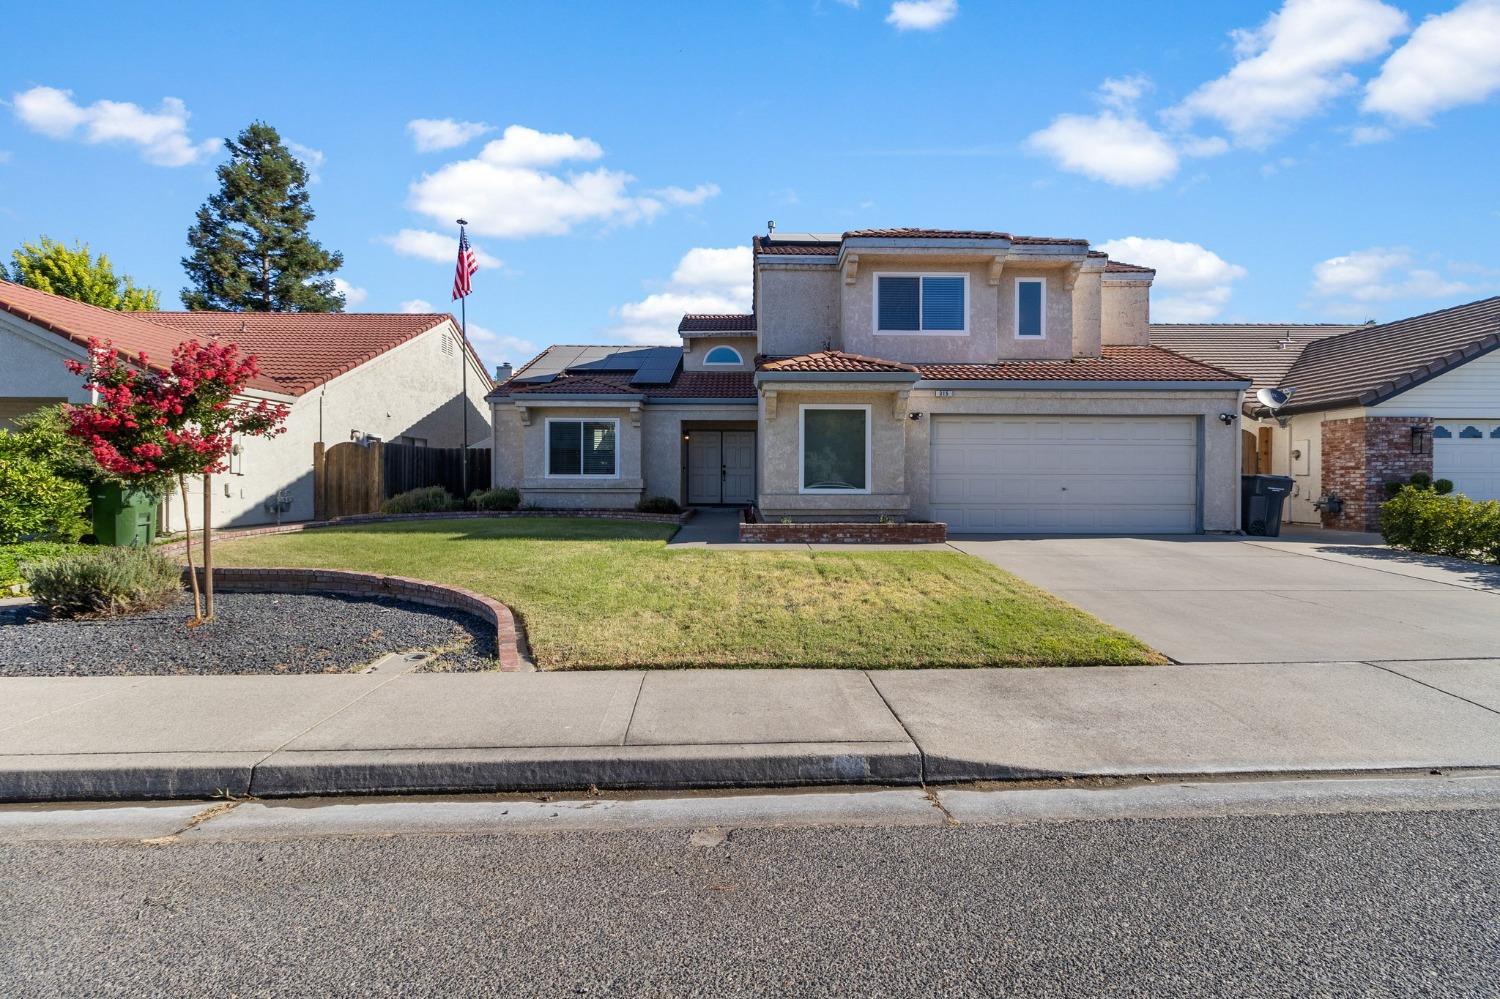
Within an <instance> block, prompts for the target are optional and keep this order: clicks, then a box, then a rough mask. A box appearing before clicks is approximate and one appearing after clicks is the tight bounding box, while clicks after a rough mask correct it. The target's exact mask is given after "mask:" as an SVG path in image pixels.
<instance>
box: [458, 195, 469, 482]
mask: <svg viewBox="0 0 1500 999" xmlns="http://www.w3.org/2000/svg"><path fill="white" fill-rule="evenodd" d="M466 225H468V222H466V221H465V220H463V219H459V220H458V239H459V242H460V243H462V242H463V238H464V226H466ZM458 330H459V335H460V336H462V337H463V341H464V342H463V349H462V350H461V351H459V360H458V363H459V364H460V365H462V371H463V378H462V384H463V398H462V399H461V400H460V401H459V402H460V405H461V406H462V407H463V411H464V439H463V450H462V451H461V452H460V453H459V468H460V469H461V471H460V472H459V482H460V483H461V484H462V485H461V486H460V488H462V490H463V495H462V496H460V497H459V499H461V500H463V501H464V502H468V499H469V296H468V295H464V296H462V297H461V298H459V300H458Z"/></svg>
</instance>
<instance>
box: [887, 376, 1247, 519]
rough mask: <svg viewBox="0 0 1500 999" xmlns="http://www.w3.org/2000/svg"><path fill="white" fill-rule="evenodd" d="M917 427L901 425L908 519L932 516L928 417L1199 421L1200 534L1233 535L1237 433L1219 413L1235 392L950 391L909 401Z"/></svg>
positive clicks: (1231, 405)
mask: <svg viewBox="0 0 1500 999" xmlns="http://www.w3.org/2000/svg"><path fill="white" fill-rule="evenodd" d="M910 406H911V411H912V412H915V413H921V414H923V415H922V418H921V419H920V420H910V421H908V422H907V423H906V479H907V482H908V483H909V484H910V486H911V497H912V507H911V515H912V517H914V518H919V519H920V518H926V517H928V516H930V512H929V504H928V496H929V490H930V489H931V473H932V465H931V461H932V455H931V450H930V444H931V427H932V419H931V417H932V414H934V413H969V414H981V413H982V414H990V415H1017V416H1030V415H1039V416H1040V415H1046V416H1052V415H1067V416H1199V417H1202V421H1201V427H1202V434H1203V469H1202V475H1203V529H1204V530H1205V531H1234V530H1238V528H1239V488H1240V425H1239V421H1238V420H1236V421H1235V422H1234V423H1233V424H1231V425H1230V426H1227V427H1226V426H1224V424H1223V423H1221V422H1220V421H1219V419H1218V415H1219V414H1220V413H1234V412H1237V410H1238V406H1239V394H1238V393H1236V392H1005V391H990V390H972V391H963V390H958V391H955V393H954V395H953V396H951V397H949V398H946V399H940V398H938V397H937V396H936V395H934V394H933V392H932V391H931V390H921V391H914V392H912V394H911V402H910Z"/></svg>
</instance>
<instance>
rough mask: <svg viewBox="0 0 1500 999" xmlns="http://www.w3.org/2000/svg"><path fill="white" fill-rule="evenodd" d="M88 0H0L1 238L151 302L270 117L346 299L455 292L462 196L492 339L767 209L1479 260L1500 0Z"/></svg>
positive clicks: (1499, 200)
mask: <svg viewBox="0 0 1500 999" xmlns="http://www.w3.org/2000/svg"><path fill="white" fill-rule="evenodd" d="M88 7H89V5H87V4H78V5H74V6H73V7H70V9H69V10H70V12H69V16H68V18H67V20H66V21H65V22H64V21H60V20H59V19H58V18H57V17H56V15H55V13H52V12H50V11H49V10H48V9H47V8H45V7H44V6H43V5H36V4H32V5H25V6H22V7H19V8H15V9H12V10H10V11H8V12H7V15H6V22H7V23H6V28H7V35H8V38H9V43H10V44H8V45H7V58H6V60H5V64H4V66H3V67H0V101H3V102H4V104H3V106H0V250H3V251H4V252H5V254H6V255H7V256H8V253H9V250H10V249H11V248H13V247H14V246H16V245H17V244H19V243H20V242H21V241H22V240H23V239H34V238H35V237H37V236H38V235H41V234H46V235H49V236H52V237H54V238H58V239H64V240H68V241H73V240H83V241H86V242H89V243H90V244H92V246H93V247H94V248H95V249H96V250H103V251H107V252H108V253H109V254H110V255H111V257H112V258H113V259H114V261H115V263H116V266H117V267H118V268H119V269H121V270H123V271H125V272H128V273H130V274H131V275H133V276H134V277H135V278H136V279H137V280H138V281H141V282H144V283H146V284H149V285H151V286H154V287H157V288H159V289H161V290H162V291H163V292H164V300H165V302H167V303H168V304H170V305H172V306H175V304H176V297H177V293H178V291H179V289H181V287H182V285H183V274H182V271H181V267H180V265H179V260H180V258H181V256H182V254H183V251H184V248H185V233H186V230H187V227H188V226H189V224H190V223H191V221H192V215H193V212H194V211H195V209H196V208H197V207H198V205H199V204H200V203H201V202H202V201H203V199H204V198H205V197H206V196H207V195H208V194H209V193H210V192H211V191H212V190H213V188H214V177H213V167H214V165H215V164H216V163H217V162H219V161H220V160H221V159H222V151H221V147H220V146H219V144H218V143H217V142H215V141H214V140H215V139H217V138H219V137H222V136H226V135H233V134H234V133H236V132H237V131H238V130H239V129H240V128H242V127H243V126H244V125H245V124H246V123H248V122H249V121H251V120H252V119H257V118H258V119H262V120H265V121H267V122H270V123H271V124H273V125H275V126H276V127H277V128H278V129H279V130H280V131H281V133H282V135H283V136H284V137H285V138H286V139H288V140H289V141H291V142H293V143H296V144H297V148H299V149H300V150H301V151H302V154H303V155H304V156H305V157H306V158H307V160H308V162H309V165H310V166H311V167H312V169H313V172H314V174H315V175H316V178H317V179H316V182H315V184H314V185H313V186H312V188H311V191H312V198H313V206H314V208H315V209H316V211H317V212H318V219H317V221H316V223H315V224H314V229H315V234H316V235H317V236H318V238H320V239H321V240H322V241H323V242H324V243H325V245H327V246H329V247H332V248H335V249H338V250H341V251H342V252H343V253H344V256H345V266H344V269H343V271H342V272H341V273H340V276H341V277H342V278H343V279H344V280H345V281H347V282H348V285H349V286H350V287H351V288H352V289H354V291H353V293H352V294H351V298H350V301H351V308H357V309H365V310H381V311H387V310H389V311H395V310H399V309H402V308H408V309H413V308H420V307H421V306H420V305H419V304H418V303H422V302H426V303H431V304H432V306H434V307H436V308H438V309H442V310H446V309H448V308H449V296H448V292H449V288H450V285H451V280H452V264H451V254H452V250H453V242H454V239H455V236H454V233H453V227H452V226H451V220H452V219H453V218H456V217H457V216H458V215H459V214H460V213H462V214H464V215H465V216H467V217H468V218H469V219H470V220H471V221H472V222H473V227H472V230H471V231H472V236H473V239H474V241H475V242H476V244H478V245H479V246H480V247H481V248H482V250H483V251H484V252H485V254H486V255H487V256H486V258H485V264H486V266H484V267H483V268H482V269H481V271H480V273H479V274H478V276H477V277H476V279H475V289H474V294H473V297H472V298H471V299H470V300H469V319H470V323H471V329H472V330H473V332H474V334H475V339H476V342H477V344H478V346H479V347H480V349H481V350H482V351H483V352H484V353H485V355H486V356H487V357H488V358H490V359H491V360H492V361H500V360H512V361H520V360H524V359H525V357H526V356H527V355H529V353H530V352H531V351H533V350H534V349H535V348H536V347H538V346H540V345H545V344H548V343H580V342H584V343H586V342H615V341H622V342H628V341H639V342H649V341H652V340H656V341H660V340H661V339H662V338H663V337H664V336H670V331H671V330H672V329H674V328H675V325H676V315H677V314H679V313H680V312H681V311H683V310H684V309H693V310H707V311H726V310H737V309H741V308H744V307H746V306H747V305H748V279H749V274H748V267H749V263H748V260H749V258H748V250H747V249H745V248H746V246H747V244H748V242H749V239H750V237H751V236H752V235H753V234H755V233H757V232H761V231H763V228H764V224H765V222H766V220H767V219H775V220H776V221H777V224H778V228H779V229H781V230H782V231H799V230H815V231H839V230H843V229H849V228H863V227H872V226H904V225H911V226H936V227H952V228H981V229H1000V230H1006V231H1011V232H1018V233H1028V234H1037V235H1062V236H1083V237H1086V238H1088V239H1090V240H1091V241H1093V242H1095V243H1096V244H1102V245H1104V246H1105V248H1106V249H1110V250H1111V251H1112V252H1113V253H1114V254H1115V255H1116V256H1118V257H1120V258H1121V259H1127V260H1131V261H1133V262H1137V263H1147V264H1152V265H1154V266H1157V267H1158V269H1159V271H1160V274H1159V277H1158V281H1157V287H1156V290H1155V293H1154V297H1153V308H1154V309H1155V315H1156V317H1157V318H1160V319H1179V320H1195V321H1197V320H1220V321H1237V320H1239V321H1315V320H1355V321H1358V320H1363V319H1365V318H1377V319H1393V318H1398V317H1400V316H1404V315H1409V314H1412V313H1415V312H1421V311H1427V310H1430V309H1434V308H1439V307H1442V306H1445V305H1451V304H1455V303H1458V302H1463V301H1469V300H1472V299H1475V298H1480V297H1484V296H1487V295H1490V294H1494V293H1496V292H1497V290H1500V183H1497V182H1496V178H1497V176H1500V170H1497V167H1496V163H1497V159H1500V157H1497V154H1500V0H1464V2H1456V0H1442V2H1437V3H1416V2H1407V3H1402V4H1399V5H1397V4H1395V3H1383V2H1381V0H1287V2H1285V3H1283V4H1277V3H1196V2H1192V3H1189V2H1184V3H1158V4H1130V5H1127V4H1095V5H1088V6H1087V7H1086V8H1085V7H1080V6H1076V5H1071V4H1023V3H1003V4H1002V3H978V2H975V0H956V2H955V0H904V2H897V3H891V2H889V0H886V2H876V0H861V2H859V3H857V4H856V3H852V2H841V0H768V2H765V3H759V4H749V3H745V4H706V3H666V2H653V3H648V4H628V5H627V4H623V3H621V4H513V5H503V6H502V5H490V4H472V3H469V4H452V5H449V6H448V7H447V9H446V10H444V9H442V7H441V6H440V5H439V4H425V5H422V6H421V7H420V8H415V7H413V6H412V5H410V4H394V3H389V4H383V3H366V4H362V5H360V6H359V7H358V8H357V13H356V12H355V11H356V8H355V7H353V6H352V5H346V6H339V7H335V6H333V5H306V9H304V8H303V5H293V4H285V5H283V4H277V3H262V4H259V5H257V9H258V16H259V18H260V21H259V23H256V22H252V21H251V20H250V19H249V18H248V17H246V16H244V15H236V16H235V17H233V18H230V17H228V16H224V17H219V16H218V15H217V13H216V8H214V7H213V6H211V5H202V4H192V5H188V4H184V5H174V4H170V3H160V4H155V5H153V6H152V8H151V10H152V14H151V16H150V17H144V16H128V17H122V16H119V15H118V14H117V13H112V12H111V9H110V8H108V7H105V6H103V5H99V6H98V9H97V10H94V11H92V12H90V11H89V10H88ZM309 9H310V10H311V13H308V10H309ZM413 123H418V124H415V125H414V124H413ZM421 123H425V124H421ZM466 123H467V125H466ZM419 146H420V147H422V148H419ZM433 234H436V235H433Z"/></svg>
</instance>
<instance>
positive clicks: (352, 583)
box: [182, 566, 528, 673]
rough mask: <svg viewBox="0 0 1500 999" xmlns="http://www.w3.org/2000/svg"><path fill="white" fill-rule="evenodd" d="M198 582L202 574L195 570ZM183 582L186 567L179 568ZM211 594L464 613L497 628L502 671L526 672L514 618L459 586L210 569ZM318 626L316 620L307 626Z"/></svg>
mask: <svg viewBox="0 0 1500 999" xmlns="http://www.w3.org/2000/svg"><path fill="white" fill-rule="evenodd" d="M198 572H199V574H200V576H199V578H200V579H201V578H202V576H201V574H202V572H203V570H202V569H201V568H200V569H199V570H198ZM182 574H183V578H184V580H185V579H186V578H187V569H186V568H184V569H183V570H182ZM214 590H215V591H216V592H219V593H338V594H343V595H345V596H354V597H392V598H394V599H397V600H406V601H409V602H411V603H414V604H424V605H426V606H428V607H441V608H443V609H444V610H456V611H462V612H463V613H465V614H472V615H474V616H475V617H477V618H479V619H480V620H481V621H487V622H489V623H490V624H492V625H494V627H495V656H496V658H497V659H498V660H499V662H500V669H501V671H502V672H506V673H517V672H520V671H522V670H524V669H527V668H528V663H527V660H526V657H525V656H524V655H523V654H522V652H521V633H520V630H519V628H518V627H517V625H516V618H515V615H514V614H512V613H511V612H510V608H509V607H507V606H505V605H504V604H502V603H501V602H500V601H498V600H491V599H490V598H489V597H487V596H485V595H484V594H482V593H475V592H474V591H473V590H465V589H463V588H462V587H458V586H444V585H442V584H440V583H430V582H428V581H427V580H424V579H407V578H406V577H404V576H378V575H375V574H374V573H369V572H350V571H348V570H345V569H280V568H275V569H273V568H265V569H249V568H237V567H224V568H219V567H217V566H215V567H214ZM308 627H309V628H316V627H317V622H316V621H309V622H308Z"/></svg>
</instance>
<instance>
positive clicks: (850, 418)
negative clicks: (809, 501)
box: [797, 404, 870, 493]
mask: <svg viewBox="0 0 1500 999" xmlns="http://www.w3.org/2000/svg"><path fill="white" fill-rule="evenodd" d="M797 420H798V445H797V485H798V488H799V490H800V491H801V492H804V493H868V492H869V491H870V407H869V406H854V405H834V404H828V405H808V406H802V407H800V408H799V409H798V411H797Z"/></svg>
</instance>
